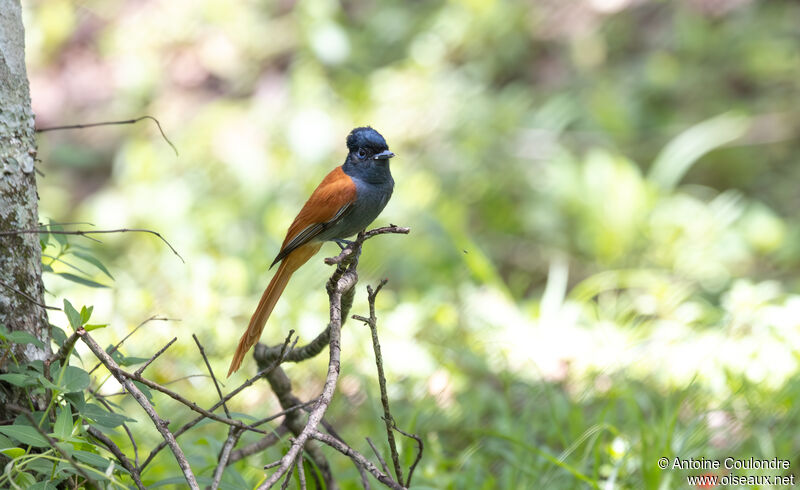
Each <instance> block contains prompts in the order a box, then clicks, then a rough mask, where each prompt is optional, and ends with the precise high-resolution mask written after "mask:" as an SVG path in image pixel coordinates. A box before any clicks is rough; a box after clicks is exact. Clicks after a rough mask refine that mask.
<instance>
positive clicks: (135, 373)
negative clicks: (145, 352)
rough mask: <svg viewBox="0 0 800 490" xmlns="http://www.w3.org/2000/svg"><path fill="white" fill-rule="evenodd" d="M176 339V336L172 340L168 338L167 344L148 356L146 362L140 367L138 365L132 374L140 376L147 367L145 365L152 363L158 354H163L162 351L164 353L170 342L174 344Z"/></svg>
mask: <svg viewBox="0 0 800 490" xmlns="http://www.w3.org/2000/svg"><path fill="white" fill-rule="evenodd" d="M177 340H178V337H174V338H173V339H172V340H170V341H169V343H168V344H167V345H165V346H164V347H162V348H160V349H159V350H158V352H156V353H155V354H153V355H152V356H151V357H150V359H148V360H147V362H145V363H144V364H143V365H142V367H140V368H139V369H137V370H136V371H134V372H133V374H134V376H137V377H141V375H142V373H143V372H144V370H145V369H147V367H148V366H149V365H150V364H152V363H153V361H155V360H156V359H157V358H158V356H160V355H161V354H163V353H164V352H165V351H166V350H167V349H169V348H170V346H171V345H172V344H174V343H175V341H177Z"/></svg>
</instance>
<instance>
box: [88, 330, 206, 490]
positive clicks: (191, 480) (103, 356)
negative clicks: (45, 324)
mask: <svg viewBox="0 0 800 490" xmlns="http://www.w3.org/2000/svg"><path fill="white" fill-rule="evenodd" d="M77 333H78V335H79V336H80V337H81V340H82V341H83V342H84V343H85V344H86V345H87V347H89V349H90V350H91V351H92V353H93V354H94V355H95V356H96V357H97V358H98V359H100V361H101V362H102V363H103V365H104V366H106V368H107V369H108V370H109V371H110V372H111V374H112V375H113V376H114V377H115V378H116V379H117V381H118V382H119V383H120V384H121V385H123V386H125V388H126V389H127V390H128V391H129V392H130V394H131V396H133V398H134V399H135V400H136V401H137V402H138V403H139V405H141V407H142V408H143V409H144V411H145V413H147V415H148V416H149V417H150V419H151V420H152V421H153V424H154V425H155V426H156V429H157V430H158V431H159V432H160V433H161V436H162V437H163V438H164V440H165V441H166V442H167V445H169V447H170V449H171V450H172V453H173V454H174V455H175V459H176V460H178V466H180V468H181V470H182V471H183V476H184V477H185V478H186V482H187V483H188V484H189V487H190V488H192V490H199V488H200V487H199V486H198V485H197V479H196V478H195V476H194V473H192V468H191V467H190V466H189V462H188V461H187V460H186V456H185V455H184V454H183V450H182V449H181V448H180V446H179V445H178V441H176V440H175V436H174V435H173V434H172V432H170V431H169V429H168V428H167V425H168V424H169V422H168V421H166V420H164V419H162V418H161V417H160V416H159V415H158V413H157V412H156V411H155V409H154V408H153V405H152V404H151V403H150V401H148V400H147V397H146V396H145V395H144V393H142V392H141V390H139V388H137V387H136V385H135V384H134V383H133V381H131V379H130V378H129V377H127V376H125V375H123V374H122V373H121V371H122V370H121V369H120V367H119V366H118V365H117V363H116V362H114V359H112V358H111V356H110V355H108V354H107V353H106V351H104V350H103V349H102V347H100V346H99V345H98V344H97V342H95V340H94V339H93V338H92V337H91V335H89V333H88V332H87V331H86V330H85V329H83V328H79V329H78V330H77ZM140 379H141V378H140Z"/></svg>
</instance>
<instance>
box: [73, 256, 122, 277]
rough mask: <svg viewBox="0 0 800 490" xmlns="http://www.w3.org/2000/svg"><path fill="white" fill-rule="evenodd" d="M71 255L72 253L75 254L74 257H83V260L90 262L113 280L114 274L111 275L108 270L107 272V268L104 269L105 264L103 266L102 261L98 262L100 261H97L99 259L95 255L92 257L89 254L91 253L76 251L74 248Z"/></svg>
mask: <svg viewBox="0 0 800 490" xmlns="http://www.w3.org/2000/svg"><path fill="white" fill-rule="evenodd" d="M72 255H74V256H76V257H78V258H80V259H83V260H85V261H86V262H89V263H90V264H92V265H93V266H95V267H97V268H98V269H100V270H101V271H103V274H105V275H107V276H108V278H109V279H111V280H112V281H113V280H114V276H112V275H111V273H110V272H108V269H106V266H104V265H103V263H102V262H100V261H99V260H98V259H97V258H96V257H94V256H93V255H91V254H87V253H83V252H76V251H74V250H73V251H72Z"/></svg>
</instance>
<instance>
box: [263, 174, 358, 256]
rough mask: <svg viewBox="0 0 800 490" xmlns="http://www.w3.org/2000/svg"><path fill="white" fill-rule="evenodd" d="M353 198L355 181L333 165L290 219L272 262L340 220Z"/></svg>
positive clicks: (354, 196) (353, 200) (354, 197)
mask: <svg viewBox="0 0 800 490" xmlns="http://www.w3.org/2000/svg"><path fill="white" fill-rule="evenodd" d="M355 200H356V184H355V182H353V179H351V178H350V176H349V175H347V174H346V173H344V171H343V170H342V167H336V168H335V169H333V170H332V171H331V172H330V173H329V174H328V175H327V176H325V178H324V179H323V180H322V182H321V183H320V184H319V185H318V186H317V189H316V190H315V191H314V192H313V193H312V194H311V197H309V198H308V201H306V203H305V205H304V206H303V209H301V210H300V213H298V215H297V217H296V218H295V219H294V221H293V222H292V225H291V226H290V227H289V231H288V232H286V238H285V239H284V240H283V245H282V246H281V251H280V253H278V256H277V257H275V260H274V261H273V262H272V265H275V264H276V263H278V262H280V261H281V260H283V259H284V258H285V257H286V256H287V255H289V254H290V253H291V252H292V251H293V250H295V249H297V248H298V247H300V246H302V245H305V244H306V243H308V242H310V241H311V240H313V239H314V238H315V237H316V236H317V235H319V234H320V233H322V231H323V230H325V229H327V228H329V227H330V226H332V225H333V224H334V223H336V222H337V221H338V220H340V219H341V218H342V217H343V216H344V215H345V213H346V212H347V210H348V209H349V208H350V206H351V205H352V204H353V203H354V202H355ZM270 267H271V266H270Z"/></svg>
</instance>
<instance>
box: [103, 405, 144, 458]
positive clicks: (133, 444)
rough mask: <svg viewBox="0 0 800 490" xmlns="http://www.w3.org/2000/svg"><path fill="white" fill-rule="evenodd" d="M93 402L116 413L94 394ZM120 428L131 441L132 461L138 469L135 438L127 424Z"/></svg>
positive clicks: (124, 423)
mask: <svg viewBox="0 0 800 490" xmlns="http://www.w3.org/2000/svg"><path fill="white" fill-rule="evenodd" d="M95 400H97V401H98V402H100V404H101V405H103V406H104V407H106V410H108V411H109V412H111V413H116V412H115V411H114V408H113V407H112V406H111V404H110V403H108V402H107V401H105V400H104V399H103V398H101V397H98V396H96V394H95ZM122 428H123V429H125V433H126V434H127V435H128V439H129V440H130V441H131V447H132V448H133V461H134V463H135V464H136V467H137V468H138V466H139V448H138V447H137V446H136V438H135V437H133V432H131V429H130V427H128V424H127V422H123V423H122Z"/></svg>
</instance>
